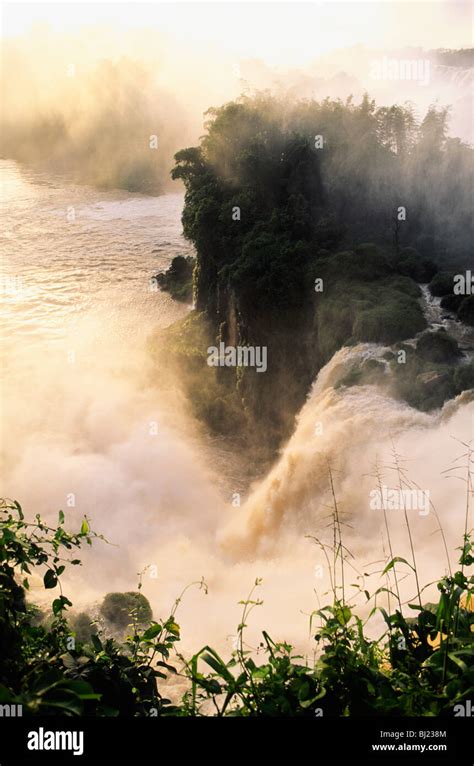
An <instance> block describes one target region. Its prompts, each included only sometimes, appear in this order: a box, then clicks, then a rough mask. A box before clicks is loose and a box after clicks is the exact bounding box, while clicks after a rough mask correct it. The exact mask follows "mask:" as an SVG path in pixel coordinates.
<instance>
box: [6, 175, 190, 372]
mask: <svg viewBox="0 0 474 766" xmlns="http://www.w3.org/2000/svg"><path fill="white" fill-rule="evenodd" d="M0 169H1V173H2V194H1V203H2V222H3V228H2V234H1V247H2V252H3V262H2V274H1V284H2V288H3V289H2V299H3V304H4V305H3V311H2V314H3V322H4V324H3V326H2V339H3V342H4V347H3V353H4V357H3V361H4V363H5V364H6V365H7V369H8V370H10V369H11V368H10V365H11V364H15V360H18V358H19V357H21V358H22V361H23V362H24V361H25V358H27V357H28V355H29V352H30V351H31V350H34V351H37V350H40V349H41V352H42V353H44V354H51V353H52V354H56V353H62V352H63V351H64V347H65V345H66V346H67V343H69V344H71V343H72V346H74V334H75V333H76V332H77V331H78V329H79V328H80V325H81V323H83V322H87V321H88V320H90V319H92V318H93V317H94V318H96V319H97V320H101V321H100V322H99V321H98V323H97V324H98V327H97V329H98V330H99V325H101V327H102V331H100V330H99V336H96V341H98V342H100V343H108V342H112V339H113V337H114V336H115V338H121V339H122V340H125V338H127V339H128V341H129V342H138V341H139V340H140V338H142V337H143V335H144V334H145V333H147V332H148V331H149V330H150V328H151V327H152V326H153V325H154V326H156V325H166V324H169V323H170V322H171V321H173V320H174V319H176V318H177V317H178V316H179V315H180V314H182V310H181V309H180V307H179V306H177V305H176V304H175V303H174V302H173V301H172V300H171V299H170V298H169V297H168V296H167V295H165V294H163V293H160V292H153V291H152V290H151V285H150V279H151V277H152V276H153V275H154V274H156V273H157V271H159V270H161V269H163V268H164V267H166V266H167V264H168V263H169V262H170V260H171V259H172V258H173V257H174V256H175V255H178V254H179V255H186V254H189V252H190V246H189V244H187V243H186V242H185V240H184V239H183V237H182V227H181V220H180V218H181V211H182V205H183V197H182V194H180V193H177V194H167V195H165V196H162V197H149V196H144V195H140V194H129V193H127V192H121V191H105V192H104V191H99V190H97V189H94V188H92V187H87V186H76V185H74V184H70V183H66V182H65V181H64V180H63V179H60V178H51V177H49V176H45V175H44V174H41V173H35V172H33V171H27V170H25V169H21V170H20V168H19V167H18V166H17V165H16V164H15V163H13V162H7V161H5V160H3V161H1V168H0ZM71 350H73V349H71Z"/></svg>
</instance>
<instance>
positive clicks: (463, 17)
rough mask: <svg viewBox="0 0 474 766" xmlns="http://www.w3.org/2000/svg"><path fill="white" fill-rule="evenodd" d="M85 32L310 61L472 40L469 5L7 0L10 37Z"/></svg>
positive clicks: (380, 0) (384, 0)
mask: <svg viewBox="0 0 474 766" xmlns="http://www.w3.org/2000/svg"><path fill="white" fill-rule="evenodd" d="M41 23H46V24H48V25H50V26H52V27H53V29H55V30H60V31H63V30H64V31H68V32H71V31H74V32H77V31H79V29H80V28H81V27H83V26H97V25H100V26H102V25H104V26H107V27H109V28H115V29H117V30H127V29H137V28H142V27H144V28H148V29H153V28H156V29H158V30H160V31H161V32H162V33H165V34H166V35H167V36H168V35H169V36H170V37H171V38H175V39H176V40H177V41H180V42H184V43H186V44H187V45H189V46H190V47H195V46H198V47H201V46H209V45H211V46H212V47H221V46H222V47H224V48H225V49H226V51H227V52H229V53H231V54H233V55H236V56H239V57H242V58H246V57H258V58H263V59H265V60H266V61H268V62H269V63H272V64H303V63H305V62H307V61H309V60H311V59H314V58H315V57H317V56H318V55H319V54H323V53H326V52H328V51H330V50H334V49H337V48H342V47H346V46H351V45H355V44H365V45H367V46H370V47H377V48H387V49H389V48H394V47H400V46H404V45H416V46H422V47H425V48H437V47H447V48H448V47H449V48H460V47H469V46H471V45H472V32H471V30H472V6H471V4H470V3H467V2H464V3H463V2H461V3H459V2H451V0H443V1H442V2H436V3H433V2H431V0H426V1H424V0H422V1H421V2H413V0H405V1H403V0H402V1H401V2H396V3H395V2H390V0H377V1H376V2H368V3H367V2H358V1H357V0H355V1H354V0H352V1H349V2H347V0H346V1H345V2H339V0H329V1H327V2H302V3H296V2H284V3H274V2H259V3H257V2H239V3H235V2H226V1H225V0H219V2H211V3H202V2H192V3H189V2H181V1H180V0H177V1H176V2H173V3H164V2H156V0H155V2H146V3H140V2H139V3H135V2H121V3H120V2H116V1H115V0H110V1H108V2H100V3H96V2H81V3H78V2H68V0H63V1H62V2H61V3H45V2H41V0H40V1H39V2H33V3H32V2H21V1H20V0H17V1H16V2H7V3H5V4H4V6H3V35H4V36H7V37H12V36H17V35H22V34H24V33H25V32H26V31H28V29H29V28H30V27H31V25H32V24H41Z"/></svg>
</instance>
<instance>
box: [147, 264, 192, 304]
mask: <svg viewBox="0 0 474 766" xmlns="http://www.w3.org/2000/svg"><path fill="white" fill-rule="evenodd" d="M194 263H195V260H194V258H193V257H192V256H187V257H186V258H185V257H184V256H183V255H177V256H176V257H175V258H173V260H172V261H171V265H170V266H169V268H168V269H167V271H165V272H164V273H160V274H157V275H156V277H155V279H156V282H157V284H158V285H159V286H160V287H161V289H162V290H165V291H166V292H169V293H170V295H171V297H172V298H174V299H175V300H178V301H184V302H187V303H189V302H190V301H191V300H192V297H193V271H194Z"/></svg>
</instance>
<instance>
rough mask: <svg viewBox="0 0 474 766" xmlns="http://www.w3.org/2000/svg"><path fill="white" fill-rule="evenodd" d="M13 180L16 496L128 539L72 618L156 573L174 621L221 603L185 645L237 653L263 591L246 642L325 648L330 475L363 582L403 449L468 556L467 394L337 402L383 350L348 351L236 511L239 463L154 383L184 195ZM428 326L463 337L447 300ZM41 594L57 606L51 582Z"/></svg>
mask: <svg viewBox="0 0 474 766" xmlns="http://www.w3.org/2000/svg"><path fill="white" fill-rule="evenodd" d="M2 171H3V192H2V200H1V201H2V208H3V210H2V217H3V223H4V228H3V233H2V249H3V254H4V256H3V263H2V268H3V272H2V281H1V285H2V288H3V289H2V302H3V320H2V321H3V326H2V331H1V336H2V372H3V381H2V403H3V412H2V432H3V433H2V448H3V450H2V451H3V453H4V456H3V469H4V470H3V478H4V482H3V488H2V493H3V494H5V495H7V496H10V497H15V498H17V499H18V500H19V501H20V502H21V503H22V504H23V506H24V508H25V511H26V512H27V513H28V514H29V515H31V514H33V513H36V512H40V513H41V514H44V515H45V516H46V517H47V518H48V519H51V520H52V521H53V522H54V520H55V519H56V518H57V516H56V514H57V511H58V510H59V509H60V508H62V509H64V511H65V513H66V517H67V519H68V521H69V520H71V521H72V522H74V526H75V525H76V524H77V522H79V521H80V519H81V517H82V516H83V515H84V514H87V515H88V516H89V517H91V518H92V522H93V526H94V527H95V528H96V529H97V530H98V531H99V532H101V533H104V534H105V535H106V537H107V538H108V539H109V540H110V541H111V542H112V543H114V545H113V546H108V545H105V544H102V543H100V542H99V543H97V544H95V545H94V546H93V548H92V550H90V551H85V552H84V553H83V554H82V558H83V560H84V567H83V568H81V569H80V570H79V569H77V568H75V570H74V577H73V578H72V579H71V580H70V581H69V582H67V583H66V584H67V590H66V592H67V593H68V594H70V595H72V597H73V601H74V603H75V604H76V605H78V606H79V607H82V608H87V609H89V608H90V607H91V605H93V604H94V603H97V601H98V600H99V599H100V598H101V597H102V596H103V594H104V593H105V592H107V591H110V590H131V589H133V588H134V587H135V586H136V582H137V572H138V571H140V570H141V569H143V568H144V567H145V566H146V565H148V564H155V565H156V568H157V572H158V576H157V578H156V579H152V578H151V577H150V578H148V577H147V578H146V580H145V582H144V592H145V594H146V595H147V596H148V597H149V598H150V600H151V602H152V606H153V609H154V611H155V615H156V616H166V612H167V609H168V608H169V606H170V605H171V604H172V602H173V600H174V598H175V597H176V595H178V594H179V593H180V591H181V590H182V589H183V587H184V586H185V585H187V584H188V583H189V582H191V581H194V580H198V579H199V578H200V577H201V576H204V577H205V578H206V580H207V582H208V584H209V587H210V591H209V596H207V597H205V596H204V595H203V593H202V591H189V592H188V595H187V597H186V599H185V601H184V602H183V604H182V606H181V607H180V620H181V622H182V626H183V649H184V650H185V651H191V650H193V649H194V650H195V649H197V648H200V646H202V645H204V644H205V643H213V644H214V645H217V646H219V647H220V648H221V649H222V648H225V647H227V648H228V649H231V648H232V643H231V642H232V635H233V633H235V626H236V625H237V624H238V622H239V620H240V610H241V607H239V606H238V605H237V602H238V600H239V599H241V598H243V597H245V596H246V594H247V593H248V591H249V590H250V588H251V586H252V584H253V582H254V581H255V578H256V577H263V579H264V582H263V585H262V591H261V593H260V595H261V596H262V597H263V599H264V606H263V607H262V612H261V615H259V616H258V618H257V617H255V620H254V622H253V624H252V626H251V628H250V631H249V635H250V638H249V641H250V642H251V643H252V642H253V643H254V644H255V643H257V642H258V636H259V630H260V629H261V628H267V629H268V630H270V632H271V633H272V634H273V635H274V637H275V638H276V639H288V640H290V641H294V642H296V643H297V644H298V646H299V648H302V649H303V650H306V649H309V647H310V646H311V644H310V643H307V641H306V639H307V636H308V631H307V627H308V618H307V615H308V614H309V613H310V612H311V611H312V609H314V608H315V607H316V606H317V600H316V597H315V591H316V593H317V596H318V598H319V599H320V602H323V603H326V601H327V597H326V596H325V595H324V594H325V593H326V592H327V590H328V588H329V574H328V572H327V571H326V569H325V562H324V560H322V558H321V553H320V551H319V549H318V548H317V547H315V546H314V545H313V544H312V543H311V541H309V540H308V539H307V538H306V537H305V535H308V534H318V535H323V536H324V535H325V534H326V526H327V516H328V503H329V507H330V500H331V498H330V494H329V485H328V481H327V460H329V461H330V463H331V465H332V467H333V468H334V470H335V472H336V473H335V476H336V491H337V495H338V501H339V502H340V506H341V509H343V512H344V513H346V514H347V519H348V521H350V524H351V526H350V527H349V528H348V529H347V535H348V540H347V544H348V546H349V547H350V548H351V550H352V551H353V553H354V554H355V555H356V556H357V558H358V560H360V562H361V566H364V567H365V566H366V564H367V562H374V561H376V560H377V559H379V560H380V558H381V557H382V552H381V537H380V530H381V520H380V519H376V518H375V516H374V511H373V510H371V509H370V508H369V503H368V498H369V493H370V490H371V488H373V478H371V474H373V469H374V463H375V460H376V459H379V460H380V461H382V464H384V465H387V464H388V463H389V462H390V449H391V443H390V439H391V438H395V440H396V443H397V449H399V450H400V451H401V452H402V454H403V455H404V456H405V457H406V458H408V459H409V461H411V462H410V463H409V470H410V474H411V476H412V477H413V478H414V479H415V480H416V481H417V482H418V484H419V485H420V486H421V487H423V488H427V489H429V490H430V493H431V498H432V501H433V502H434V504H435V505H436V507H437V509H438V511H439V513H440V515H441V517H442V519H443V523H444V524H445V528H446V533H447V537H448V540H449V543H450V545H451V546H452V548H454V547H455V546H456V545H459V544H460V534H461V530H462V526H463V525H462V514H463V509H464V499H463V486H462V484H461V483H460V482H457V483H456V482H449V481H447V480H446V479H445V478H444V476H443V475H442V473H441V472H442V471H443V470H444V469H446V468H447V467H449V466H450V465H452V461H453V460H455V459H456V458H457V456H458V455H459V454H460V453H462V451H463V448H462V447H461V445H460V444H459V442H457V441H456V439H462V440H463V441H466V440H468V439H469V438H472V421H473V407H472V402H471V401H470V398H469V396H467V395H463V396H461V397H458V399H457V400H456V401H455V402H451V403H449V404H448V405H447V406H446V407H445V408H444V409H443V411H441V412H435V413H430V414H424V413H419V412H416V411H414V410H412V409H411V408H409V407H408V406H407V405H405V404H403V403H401V402H395V401H394V400H393V399H391V398H390V396H389V395H388V394H385V393H382V392H379V391H377V390H376V389H375V388H374V387H373V386H354V387H352V388H348V389H346V388H344V387H343V388H338V389H337V388H335V385H336V383H337V381H338V380H339V379H340V377H341V375H342V374H346V372H347V370H348V369H349V368H350V365H351V364H353V363H354V362H357V360H358V359H359V358H360V355H361V354H362V355H364V354H372V353H377V354H378V353H379V352H380V349H378V350H377V349H374V348H372V347H356V348H345V349H341V351H339V352H338V353H337V354H336V355H335V356H334V358H333V359H332V360H331V361H330V362H329V363H328V365H326V367H325V368H324V369H323V370H322V371H321V372H320V374H319V376H318V378H317V380H316V381H315V384H314V386H313V389H312V391H311V392H310V395H309V397H308V401H307V402H306V404H305V406H304V407H303V409H302V411H301V413H300V414H299V416H298V419H297V423H296V427H295V432H294V434H293V436H292V438H291V439H290V441H289V443H288V444H287V445H286V446H285V448H284V449H283V450H282V452H281V456H280V457H279V459H278V460H277V461H276V464H275V466H274V467H273V469H272V470H271V471H270V473H269V475H268V476H267V477H265V478H264V479H263V480H262V481H261V482H260V483H259V484H258V485H256V486H254V487H251V488H250V490H249V492H248V493H247V494H245V493H243V494H242V498H241V506H242V507H240V505H239V504H238V503H236V502H235V494H234V492H233V491H232V481H233V479H232V466H231V458H232V456H229V460H227V459H224V461H223V459H222V454H219V450H217V451H214V452H212V450H209V447H208V445H207V446H205V443H204V441H203V440H202V438H200V436H199V435H198V434H197V433H196V431H195V428H194V426H193V424H192V423H190V422H188V419H187V418H186V417H184V414H183V412H181V410H180V407H178V406H176V400H173V399H172V400H171V401H172V406H170V402H169V401H168V400H165V399H163V396H162V392H160V390H159V389H158V388H157V387H156V386H155V385H153V374H154V373H153V368H152V369H151V371H150V369H149V366H150V360H149V356H150V355H149V350H148V349H147V345H146V341H147V338H148V336H149V335H150V334H151V333H152V332H153V330H154V329H155V328H157V327H164V326H166V325H168V324H169V323H171V322H172V321H174V320H175V319H177V318H178V317H181V316H184V315H185V313H186V311H187V310H188V309H187V308H186V307H185V306H182V305H179V304H176V303H174V302H173V301H172V300H171V299H170V298H169V297H168V296H167V295H165V294H163V293H160V292H154V291H152V290H150V278H151V277H152V276H153V275H154V274H155V273H156V272H157V271H158V270H160V269H163V268H164V267H166V265H167V264H168V262H169V261H170V260H171V258H172V257H173V256H175V255H177V254H187V253H189V252H190V248H189V245H188V244H187V243H186V242H185V241H184V239H183V237H182V232H181V223H180V215H181V209H182V203H183V198H182V195H181V194H169V195H165V196H162V197H148V196H143V195H136V194H128V193H126V192H118V191H100V190H97V189H93V188H90V187H84V186H80V187H79V186H75V185H73V184H70V183H67V182H65V181H64V179H59V178H51V177H46V176H44V175H42V174H37V173H34V172H32V171H28V172H27V171H25V170H23V169H20V168H19V167H18V166H16V165H15V164H14V163H11V162H2ZM426 310H427V312H428V315H429V318H430V321H431V322H432V323H433V325H434V324H436V322H437V321H438V320H439V321H440V322H447V321H451V320H445V319H443V318H442V317H441V315H440V310H439V307H438V306H437V305H435V304H434V303H433V304H430V305H427V307H426ZM430 312H431V313H430ZM457 329H459V328H457ZM464 345H465V347H466V344H464ZM452 437H454V438H452ZM223 473H227V477H229V476H230V477H231V478H230V479H229V480H228V482H227V484H226V483H225V482H224V483H223V482H222V474H223ZM229 481H230V484H229ZM389 481H390V471H388V472H387V482H389ZM236 488H237V487H234V490H235V489H236ZM402 521H403V520H402V518H401V516H397V515H394V516H393V521H392V524H393V537H394V541H395V544H396V552H397V554H398V555H404V554H406V543H407V541H406V539H405V537H406V535H405V528H404V526H403V523H402ZM413 527H414V531H415V533H416V536H417V545H420V549H419V557H420V559H419V560H420V562H421V564H422V566H423V573H424V574H423V580H424V581H425V582H427V581H429V580H433V579H434V578H435V577H437V576H438V575H439V574H440V573H441V574H442V573H443V571H444V568H445V564H444V563H443V562H441V561H440V553H439V552H440V543H439V538H438V537H437V536H436V535H434V536H433V532H435V531H436V523H435V520H434V519H433V518H432V516H431V514H430V515H429V516H426V517H420V516H416V518H414V519H413ZM379 569H380V567H379ZM316 571H317V572H318V574H315V572H316ZM364 571H365V570H364ZM407 582H408V583H409V581H407ZM379 584H380V583H379V582H377V583H376V586H378V585H379ZM407 587H409V584H408V585H407ZM32 594H33V596H34V597H35V598H36V599H40V598H41V597H42V589H41V587H40V582H38V584H37V587H36V588H33V590H32ZM408 595H409V594H408ZM223 645H224V646H223Z"/></svg>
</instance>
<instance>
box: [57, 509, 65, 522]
mask: <svg viewBox="0 0 474 766" xmlns="http://www.w3.org/2000/svg"><path fill="white" fill-rule="evenodd" d="M58 519H59V521H58V523H59V524H64V513H63V512H62V511H59V513H58Z"/></svg>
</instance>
